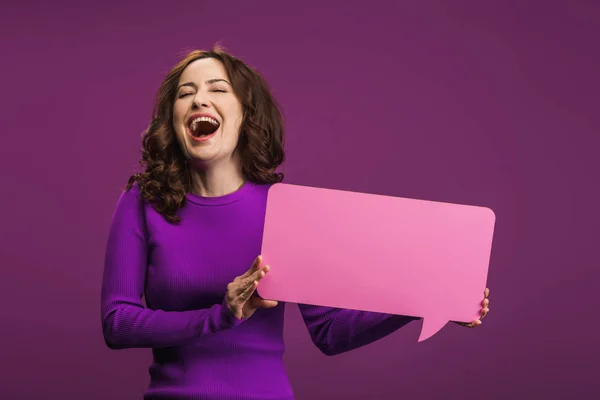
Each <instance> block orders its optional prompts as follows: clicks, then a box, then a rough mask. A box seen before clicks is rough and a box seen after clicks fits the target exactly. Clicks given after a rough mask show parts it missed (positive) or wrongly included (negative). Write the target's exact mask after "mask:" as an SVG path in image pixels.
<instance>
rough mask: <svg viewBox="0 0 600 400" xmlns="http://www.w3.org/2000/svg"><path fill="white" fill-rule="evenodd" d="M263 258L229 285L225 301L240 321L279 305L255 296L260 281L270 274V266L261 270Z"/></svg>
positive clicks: (258, 259) (258, 258)
mask: <svg viewBox="0 0 600 400" xmlns="http://www.w3.org/2000/svg"><path fill="white" fill-rule="evenodd" d="M261 264H262V256H258V257H256V260H254V263H253V264H252V267H250V269H249V270H248V271H246V273H245V274H243V275H240V276H238V277H237V278H235V279H234V280H233V282H231V283H230V284H229V285H227V295H226V296H225V301H226V302H227V307H228V308H229V311H231V313H232V314H233V315H234V316H235V317H236V318H238V319H246V318H250V317H251V316H252V314H254V312H255V311H256V310H257V309H259V308H271V307H275V306H276V305H277V302H276V301H274V300H264V299H261V298H260V297H257V296H253V294H254V292H255V290H256V287H257V286H258V283H259V282H260V280H261V279H262V278H263V277H264V276H265V275H266V274H267V272H269V269H270V267H269V266H268V265H266V266H264V267H262V268H261Z"/></svg>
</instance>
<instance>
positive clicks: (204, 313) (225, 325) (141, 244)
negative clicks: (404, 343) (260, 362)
mask: <svg viewBox="0 0 600 400" xmlns="http://www.w3.org/2000/svg"><path fill="white" fill-rule="evenodd" d="M142 201H143V200H142V198H141V196H140V191H139V188H138V187H137V186H134V187H132V188H131V189H130V190H129V191H125V192H123V193H122V195H121V197H120V198H119V201H118V202H117V206H116V208H115V211H114V213H113V217H112V221H111V226H110V231H109V238H108V243H107V247H106V255H105V263H104V275H103V281H102V292H101V314H102V330H103V334H104V340H105V342H106V344H107V345H108V347H110V348H111V349H124V348H134V347H152V348H160V347H170V346H174V345H178V344H183V343H185V342H186V341H189V340H192V339H194V338H196V337H198V335H205V334H210V333H214V332H217V331H219V330H223V329H230V328H233V327H235V326H237V325H239V324H241V323H242V322H243V321H245V320H243V319H238V318H236V317H235V316H234V315H233V314H232V313H231V312H230V311H229V309H228V308H227V306H226V304H225V302H224V301H223V302H222V303H221V304H215V305H213V306H212V307H210V308H208V309H202V310H191V311H181V312H175V311H163V310H151V309H148V308H146V307H145V306H144V305H143V303H142V297H143V293H144V285H145V276H146V269H147V238H146V237H147V235H146V227H145V219H144V210H143V203H142Z"/></svg>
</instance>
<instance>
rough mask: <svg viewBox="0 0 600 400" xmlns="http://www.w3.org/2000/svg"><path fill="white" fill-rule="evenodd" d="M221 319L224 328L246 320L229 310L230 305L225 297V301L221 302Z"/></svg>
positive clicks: (232, 326)
mask: <svg viewBox="0 0 600 400" xmlns="http://www.w3.org/2000/svg"><path fill="white" fill-rule="evenodd" d="M220 311H221V312H220V315H219V317H220V320H221V321H222V326H223V327H224V328H229V327H231V328H234V327H236V326H238V325H240V324H242V323H244V321H246V320H245V319H240V318H237V317H236V316H235V315H233V313H232V312H231V311H229V307H228V306H227V301H226V299H223V302H222V303H221V310H220Z"/></svg>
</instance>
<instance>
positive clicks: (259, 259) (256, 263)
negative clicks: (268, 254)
mask: <svg viewBox="0 0 600 400" xmlns="http://www.w3.org/2000/svg"><path fill="white" fill-rule="evenodd" d="M262 261H263V258H262V256H261V255H259V256H258V257H256V258H255V259H254V262H253V263H252V266H251V267H250V269H249V270H248V271H246V272H245V273H244V274H243V275H242V276H241V278H248V277H249V276H250V275H252V274H254V273H255V272H256V271H258V268H259V267H260V265H261V264H262Z"/></svg>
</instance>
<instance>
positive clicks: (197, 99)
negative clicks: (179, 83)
mask: <svg viewBox="0 0 600 400" xmlns="http://www.w3.org/2000/svg"><path fill="white" fill-rule="evenodd" d="M204 96H205V95H204V94H203V93H202V92H198V93H196V96H194V100H193V101H192V108H193V109H194V110H197V109H200V108H201V107H208V100H206V98H205V97H204Z"/></svg>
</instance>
